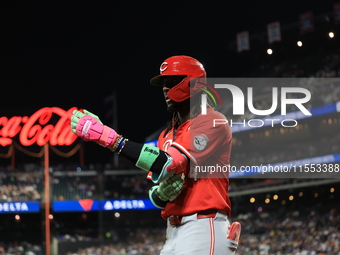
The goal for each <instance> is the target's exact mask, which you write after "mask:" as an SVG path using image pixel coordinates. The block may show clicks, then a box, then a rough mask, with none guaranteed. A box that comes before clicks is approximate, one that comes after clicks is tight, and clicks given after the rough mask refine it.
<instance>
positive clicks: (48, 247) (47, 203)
mask: <svg viewBox="0 0 340 255" xmlns="http://www.w3.org/2000/svg"><path fill="white" fill-rule="evenodd" d="M48 149H49V145H48V143H46V144H44V167H45V244H46V255H50V254H51V239H50V217H49V216H50V174H49V173H50V171H49V168H50V166H49V164H50V162H49V150H48Z"/></svg>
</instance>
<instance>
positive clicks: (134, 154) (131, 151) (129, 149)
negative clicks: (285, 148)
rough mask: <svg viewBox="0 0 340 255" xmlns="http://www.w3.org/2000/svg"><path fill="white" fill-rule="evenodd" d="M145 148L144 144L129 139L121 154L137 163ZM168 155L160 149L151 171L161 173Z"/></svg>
mask: <svg viewBox="0 0 340 255" xmlns="http://www.w3.org/2000/svg"><path fill="white" fill-rule="evenodd" d="M142 148H143V144H141V143H136V142H132V141H128V142H127V143H126V144H125V146H124V148H123V150H122V151H121V153H120V155H123V156H124V157H125V158H127V159H128V160H130V161H131V162H133V163H134V164H136V163H137V161H138V158H139V155H140V153H141V150H142ZM167 161H168V157H167V155H166V152H165V151H162V150H160V155H159V156H158V157H157V159H156V160H155V162H154V163H153V165H152V166H151V169H150V171H151V172H153V173H155V174H158V175H159V174H160V173H161V172H162V169H163V167H164V165H165V164H166V163H167Z"/></svg>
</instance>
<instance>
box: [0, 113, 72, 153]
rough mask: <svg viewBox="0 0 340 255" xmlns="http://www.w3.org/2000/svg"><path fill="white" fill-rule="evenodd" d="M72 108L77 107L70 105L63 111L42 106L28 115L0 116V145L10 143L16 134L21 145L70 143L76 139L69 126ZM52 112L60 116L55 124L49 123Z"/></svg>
mask: <svg viewBox="0 0 340 255" xmlns="http://www.w3.org/2000/svg"><path fill="white" fill-rule="evenodd" d="M74 110H77V108H76V107H72V108H70V109H69V110H68V111H65V110H63V109H61V108H58V107H44V108H42V109H40V110H38V111H36V112H35V113H34V114H33V115H32V116H30V117H28V116H23V117H21V116H13V117H11V118H7V117H0V145H1V146H7V145H10V144H12V142H13V138H14V137H16V136H17V135H19V141H20V143H21V144H22V145H23V146H30V145H33V144H37V145H39V146H43V145H44V144H46V143H48V142H49V143H50V145H52V146H56V145H71V144H72V143H73V142H74V141H75V140H76V139H77V136H76V135H75V134H74V133H73V132H72V131H71V126H70V117H71V115H72V112H73V111H74ZM53 114H56V115H58V116H59V117H60V119H59V120H58V122H57V123H56V124H55V125H53V124H51V123H49V122H50V121H51V118H52V116H53Z"/></svg>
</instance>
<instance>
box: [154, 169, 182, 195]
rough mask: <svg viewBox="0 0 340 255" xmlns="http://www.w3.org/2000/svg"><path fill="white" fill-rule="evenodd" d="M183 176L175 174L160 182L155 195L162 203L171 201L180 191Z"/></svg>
mask: <svg viewBox="0 0 340 255" xmlns="http://www.w3.org/2000/svg"><path fill="white" fill-rule="evenodd" d="M183 185H184V175H183V176H182V175H180V174H175V175H173V176H172V177H170V178H168V179H166V180H164V181H162V182H161V183H160V184H159V187H158V188H157V190H156V191H155V192H156V195H157V196H158V197H159V198H160V199H161V200H163V201H173V200H174V199H175V198H176V197H177V196H178V195H179V194H180V193H181V191H182V189H183Z"/></svg>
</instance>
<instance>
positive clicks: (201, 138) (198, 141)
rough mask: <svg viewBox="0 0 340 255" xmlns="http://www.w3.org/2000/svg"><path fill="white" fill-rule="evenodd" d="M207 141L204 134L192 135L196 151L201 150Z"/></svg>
mask: <svg viewBox="0 0 340 255" xmlns="http://www.w3.org/2000/svg"><path fill="white" fill-rule="evenodd" d="M208 142H209V139H208V137H207V136H206V135H205V134H200V135H197V136H195V137H194V146H195V148H196V149H197V150H198V151H203V150H204V149H205V147H206V146H207V144H208Z"/></svg>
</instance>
